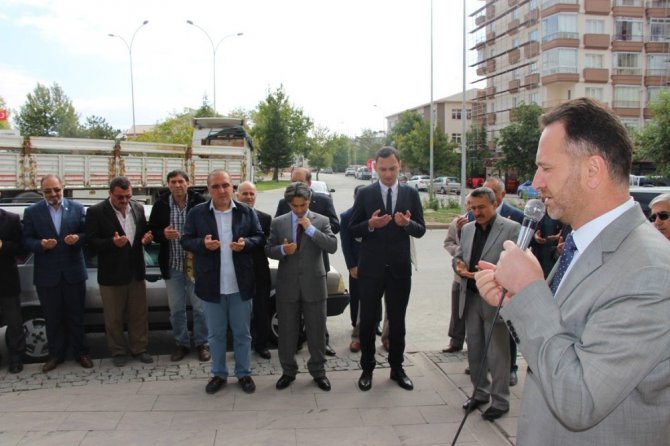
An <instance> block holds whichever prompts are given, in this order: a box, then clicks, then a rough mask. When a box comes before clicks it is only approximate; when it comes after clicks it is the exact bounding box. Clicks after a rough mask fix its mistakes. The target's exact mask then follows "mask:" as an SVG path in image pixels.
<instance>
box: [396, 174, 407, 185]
mask: <svg viewBox="0 0 670 446" xmlns="http://www.w3.org/2000/svg"><path fill="white" fill-rule="evenodd" d="M398 183H400V184H407V176H406V175H404V174H402V173H401V174H400V175H398Z"/></svg>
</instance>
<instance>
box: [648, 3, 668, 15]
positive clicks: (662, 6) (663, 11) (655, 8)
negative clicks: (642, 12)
mask: <svg viewBox="0 0 670 446" xmlns="http://www.w3.org/2000/svg"><path fill="white" fill-rule="evenodd" d="M668 8H670V2H669V1H666V0H660V1H657V0H648V1H647V17H648V18H667V17H668Z"/></svg>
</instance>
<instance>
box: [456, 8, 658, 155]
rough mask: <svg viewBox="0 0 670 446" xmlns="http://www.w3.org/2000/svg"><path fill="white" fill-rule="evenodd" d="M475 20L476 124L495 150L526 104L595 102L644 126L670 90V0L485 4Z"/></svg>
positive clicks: (547, 105) (632, 123) (471, 36)
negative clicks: (651, 110)
mask: <svg viewBox="0 0 670 446" xmlns="http://www.w3.org/2000/svg"><path fill="white" fill-rule="evenodd" d="M470 17H471V20H472V21H473V23H472V25H471V26H469V29H470V32H469V41H470V42H469V44H468V45H469V47H470V48H469V49H470V51H471V56H472V57H471V59H472V61H473V62H472V63H471V65H470V66H471V67H474V68H475V69H476V72H477V75H478V76H479V80H477V81H476V82H474V86H476V87H477V93H476V96H475V98H474V100H473V104H477V106H473V110H475V111H477V112H476V113H474V112H473V115H472V118H473V122H475V123H478V124H481V125H484V126H485V127H486V129H487V132H488V139H489V141H490V143H489V148H490V149H492V150H495V149H496V147H495V143H494V140H495V138H496V137H497V136H498V133H499V131H500V129H502V128H504V127H505V126H507V125H509V123H510V121H511V120H512V118H513V116H512V115H513V109H514V108H515V107H516V106H518V105H519V104H521V103H527V104H528V103H535V104H538V105H540V106H541V107H543V108H545V109H550V108H552V107H554V106H556V105H557V104H560V103H561V102H563V101H566V100H568V99H572V98H577V97H582V96H588V97H592V98H595V99H598V100H600V101H602V102H604V103H605V104H607V105H608V106H609V107H610V108H612V109H613V110H614V111H615V112H616V113H617V114H618V115H619V116H620V117H621V119H622V120H623V122H624V124H625V125H626V126H627V127H629V128H640V127H642V126H643V125H644V122H645V120H647V119H649V117H650V114H649V110H648V108H647V106H648V104H649V102H650V101H652V100H653V99H654V98H656V97H657V96H658V94H659V91H660V90H661V89H665V88H668V85H669V84H670V46H669V45H670V0H481V7H479V9H477V10H476V11H475V12H473V13H472V14H471V15H470Z"/></svg>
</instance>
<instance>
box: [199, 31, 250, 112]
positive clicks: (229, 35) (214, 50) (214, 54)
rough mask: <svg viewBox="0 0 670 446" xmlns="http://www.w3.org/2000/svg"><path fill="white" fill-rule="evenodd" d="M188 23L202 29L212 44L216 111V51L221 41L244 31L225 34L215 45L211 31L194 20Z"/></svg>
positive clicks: (239, 34)
mask: <svg viewBox="0 0 670 446" xmlns="http://www.w3.org/2000/svg"><path fill="white" fill-rule="evenodd" d="M186 23H188V24H189V25H193V26H195V27H196V28H198V29H199V30H200V31H202V32H203V33H204V34H205V36H207V39H208V40H209V43H210V44H211V45H212V79H213V84H214V89H213V96H214V111H215V112H216V52H217V51H218V50H219V45H221V42H223V41H224V40H226V39H228V38H229V37H237V36H241V35H243V34H244V33H232V34H228V35H225V36H223V37H222V38H221V40H219V43H217V44H216V45H214V41H213V40H212V38H211V37H210V35H209V33H208V32H207V31H205V30H204V28H202V27H201V26H199V25H197V24H195V23H193V20H187V21H186Z"/></svg>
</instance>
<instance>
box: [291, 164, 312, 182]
mask: <svg viewBox="0 0 670 446" xmlns="http://www.w3.org/2000/svg"><path fill="white" fill-rule="evenodd" d="M291 182H292V183H305V184H306V185H308V186H311V185H312V172H310V170H309V169H307V168H305V167H296V168H295V169H293V172H291Z"/></svg>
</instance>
